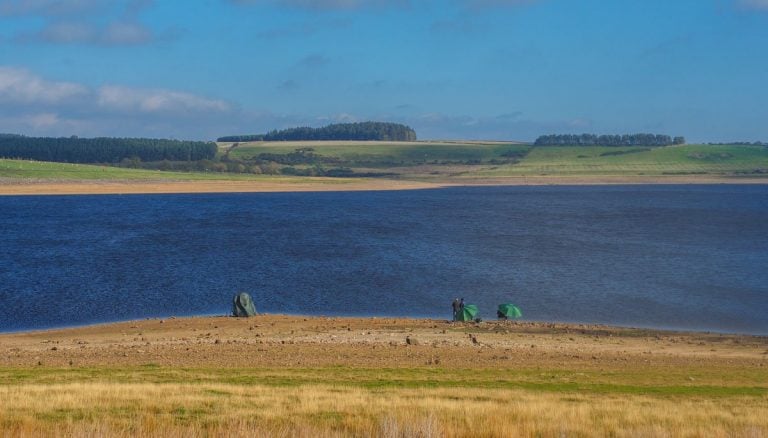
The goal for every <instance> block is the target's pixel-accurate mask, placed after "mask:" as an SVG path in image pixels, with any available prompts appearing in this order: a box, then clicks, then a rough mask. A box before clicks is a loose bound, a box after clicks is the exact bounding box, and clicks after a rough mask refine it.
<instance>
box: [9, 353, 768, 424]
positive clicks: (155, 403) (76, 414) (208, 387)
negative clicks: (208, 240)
mask: <svg viewBox="0 0 768 438" xmlns="http://www.w3.org/2000/svg"><path fill="white" fill-rule="evenodd" d="M637 371H638V370H630V371H625V370H623V369H622V368H611V369H607V370H604V371H597V370H579V369H574V370H563V369H544V368H539V369H506V370H504V369H498V370H482V369H476V370H461V369H459V370H455V369H451V370H446V369H440V368H415V369H414V368H407V369H356V368H346V367H331V368H317V369H221V368H213V369H207V368H165V367H159V366H157V365H153V364H147V365H145V366H142V367H129V368H109V367H99V368H42V367H41V368H23V369H13V368H0V400H3V403H0V430H2V431H3V432H4V434H6V435H8V436H47V435H55V436H137V435H140V436H158V437H159V436H163V437H166V436H179V437H181V436H225V435H226V436H323V437H332V436H333V437H341V436H382V437H393V438H394V437H403V436H422V437H476V436H487V437H496V436H510V437H515V436H526V437H527V436H593V435H595V434H597V435H601V436H627V437H629V436H723V437H725V436H763V435H764V433H766V432H767V431H768V417H766V416H765V412H766V410H768V395H767V394H768V388H766V386H765V381H766V380H765V379H766V373H765V371H758V370H747V369H744V370H741V372H736V373H735V375H730V373H729V371H730V372H733V371H739V370H734V369H729V370H718V369H711V368H707V367H702V368H701V369H700V370H695V369H688V370H674V369H672V370H670V369H659V370H650V369H645V370H643V371H642V372H641V373H638V372H637Z"/></svg>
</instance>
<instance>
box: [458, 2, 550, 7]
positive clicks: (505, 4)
mask: <svg viewBox="0 0 768 438" xmlns="http://www.w3.org/2000/svg"><path fill="white" fill-rule="evenodd" d="M539 1H541V0H462V3H464V4H465V6H468V7H470V8H473V9H485V8H500V7H514V6H525V5H530V4H533V3H538V2H539Z"/></svg>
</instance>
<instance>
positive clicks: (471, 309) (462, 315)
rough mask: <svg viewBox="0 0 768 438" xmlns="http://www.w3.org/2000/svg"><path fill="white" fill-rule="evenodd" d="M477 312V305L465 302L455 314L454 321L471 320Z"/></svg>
mask: <svg viewBox="0 0 768 438" xmlns="http://www.w3.org/2000/svg"><path fill="white" fill-rule="evenodd" d="M477 313H478V310H477V306H475V305H474V304H467V305H465V306H464V308H463V309H461V310H459V313H457V314H456V321H473V320H474V319H475V317H476V316H477Z"/></svg>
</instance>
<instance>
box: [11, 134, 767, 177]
mask: <svg viewBox="0 0 768 438" xmlns="http://www.w3.org/2000/svg"><path fill="white" fill-rule="evenodd" d="M231 146H232V144H229V143H223V144H221V145H220V150H221V151H222V152H221V154H224V153H225V151H229V152H228V153H229V157H230V159H231V160H235V161H236V162H240V163H244V165H242V166H241V167H242V168H245V169H253V168H255V167H259V166H266V167H270V168H274V169H273V170H274V171H275V172H283V171H284V170H285V169H288V170H285V172H288V171H289V170H290V171H291V173H294V174H296V175H304V174H307V175H309V174H323V172H326V171H330V170H332V169H336V173H338V175H336V176H340V175H341V176H345V177H347V176H349V177H355V176H365V177H367V179H378V180H408V181H424V182H430V183H438V184H441V183H459V184H483V183H484V184H489V183H490V184H505V183H509V184H521V183H527V181H528V180H526V179H525V178H530V179H531V180H536V181H538V182H535V183H547V181H546V180H547V179H550V180H552V181H553V182H554V183H557V184H567V183H573V184H579V183H582V182H586V183H590V182H601V181H603V180H604V179H605V178H613V179H614V180H616V179H618V180H617V181H613V180H611V181H612V182H620V180H621V179H622V178H623V179H624V180H626V182H632V181H634V180H637V181H639V182H648V179H649V178H650V179H651V180H653V179H654V178H655V179H658V180H660V181H661V180H665V179H673V178H676V177H678V178H679V177H684V178H688V179H690V180H692V181H695V180H696V179H697V178H698V179H700V180H708V178H709V180H708V181H710V182H711V180H712V179H723V178H727V179H731V180H732V181H738V180H744V179H746V178H750V179H752V180H762V179H764V180H768V147H765V146H723V145H683V146H667V147H655V148H648V147H533V146H530V145H524V144H516V143H503V142H410V143H408V142H402V143H392V142H272V143H242V144H239V145H238V146H237V147H235V148H233V149H230V147H231ZM308 148H309V149H311V151H309V149H308ZM297 150H304V151H305V152H301V153H297V152H296V151H297ZM307 151H309V152H307ZM238 160H240V161H238ZM256 163H262V164H260V165H257V164H256ZM263 163H271V164H269V165H265V164H263ZM219 164H221V163H219ZM323 169H324V170H323ZM302 172H304V173H302ZM308 172H309V173H308ZM286 175H288V173H286V174H285V175H283V176H280V175H266V174H263V175H255V174H251V173H226V172H173V171H157V170H143V169H128V168H117V167H109V166H94V165H81V164H67V163H44V162H31V161H20V160H5V159H0V178H3V179H6V180H8V181H24V180H30V181H39V180H56V181H59V180H60V181H71V180H83V181H114V180H119V181H129V182H130V181H136V182H141V181H169V180H174V181H201V182H205V181H255V182H262V181H268V182H287V183H295V182H312V183H317V182H322V181H323V179H309V178H306V177H301V176H286ZM343 179H344V178H326V179H325V180H339V181H340V180H343ZM569 181H570V182H569ZM672 182H674V181H672Z"/></svg>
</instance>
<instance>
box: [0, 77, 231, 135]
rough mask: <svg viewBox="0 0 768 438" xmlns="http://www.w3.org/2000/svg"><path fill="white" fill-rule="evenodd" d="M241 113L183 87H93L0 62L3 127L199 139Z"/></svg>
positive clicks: (29, 131)
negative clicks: (51, 78) (41, 75)
mask: <svg viewBox="0 0 768 438" xmlns="http://www.w3.org/2000/svg"><path fill="white" fill-rule="evenodd" d="M237 114H238V110H237V108H236V107H235V106H234V105H232V104H230V103H229V102H226V101H224V100H221V99H212V98H208V97H204V96H200V95H197V94H193V93H188V92H185V91H179V90H171V89H164V88H137V87H127V86H122V85H104V86H101V87H96V88H94V87H89V86H87V85H84V84H78V83H73V82H66V81H55V80H48V79H45V78H42V77H40V76H39V75H37V74H35V73H33V72H31V71H29V70H26V69H20V68H16V67H3V66H0V131H2V132H19V130H22V132H20V133H27V134H40V135H71V134H77V135H89V134H90V135H127V136H137V135H150V134H151V135H157V136H173V135H176V136H185V137H192V138H195V137H198V138H199V137H200V136H207V135H213V136H215V135H217V134H218V129H217V128H216V124H217V123H221V122H222V121H225V120H227V119H229V118H232V116H235V115H237ZM182 129H183V130H185V131H186V132H180V130H182ZM203 138H205V137H203Z"/></svg>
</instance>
